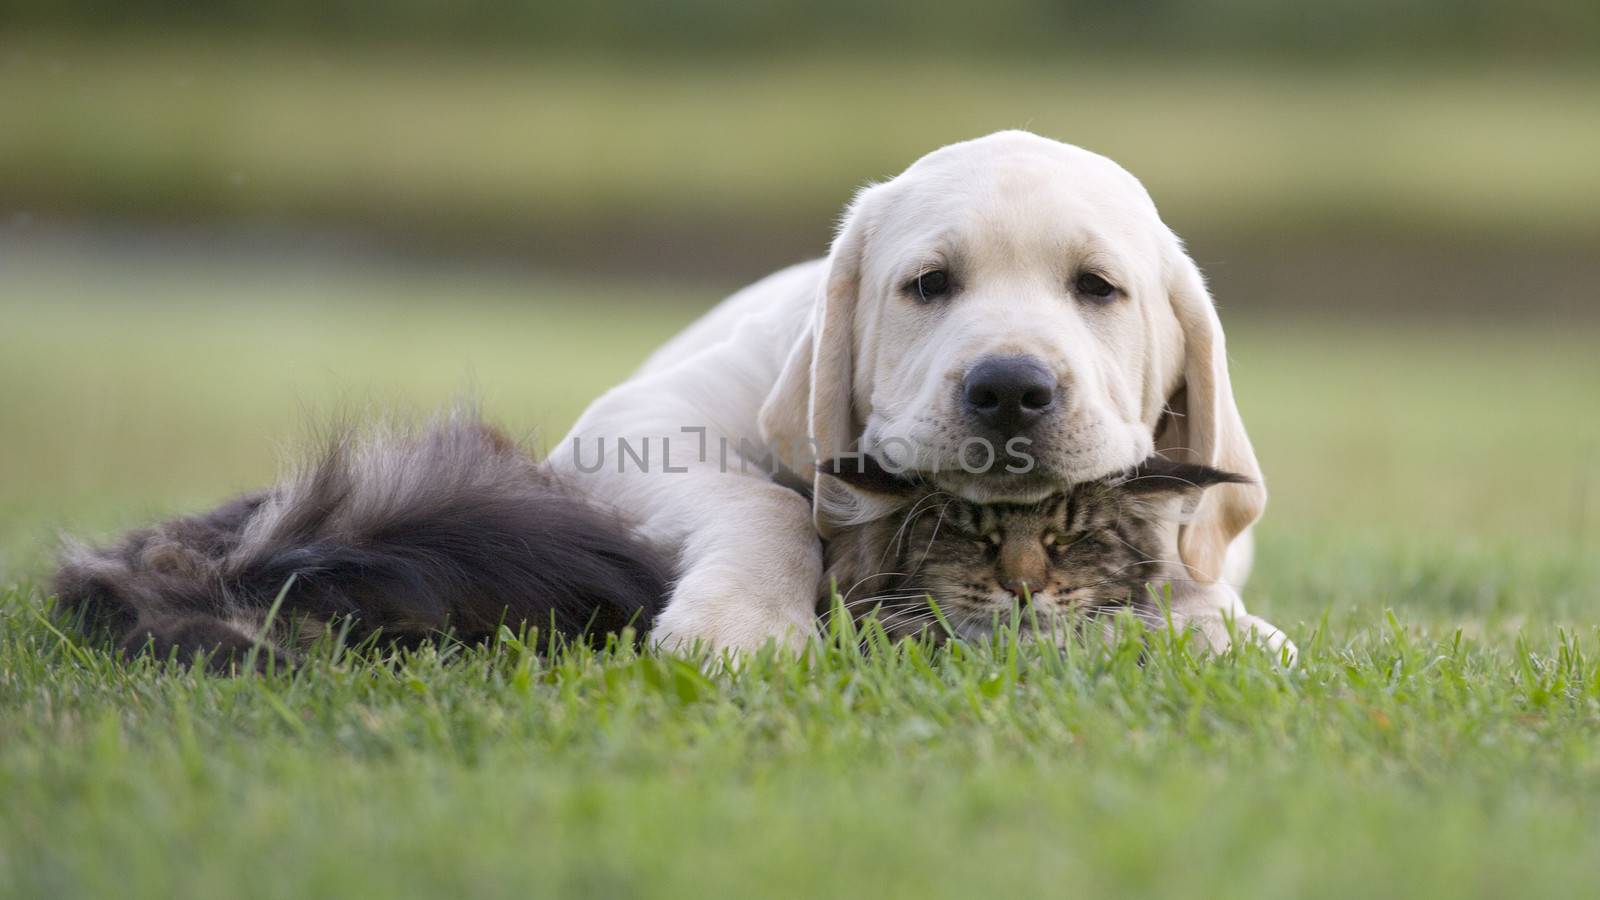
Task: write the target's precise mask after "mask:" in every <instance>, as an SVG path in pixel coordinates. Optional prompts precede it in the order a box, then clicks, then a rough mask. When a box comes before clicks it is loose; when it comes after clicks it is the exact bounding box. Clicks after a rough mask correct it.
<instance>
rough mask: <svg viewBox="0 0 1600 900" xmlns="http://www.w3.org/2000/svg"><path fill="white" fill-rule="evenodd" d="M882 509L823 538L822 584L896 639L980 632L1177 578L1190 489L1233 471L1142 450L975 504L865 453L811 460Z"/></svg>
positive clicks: (1107, 604)
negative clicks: (1051, 483)
mask: <svg viewBox="0 0 1600 900" xmlns="http://www.w3.org/2000/svg"><path fill="white" fill-rule="evenodd" d="M823 465H824V466H826V467H827V469H826V471H827V472H828V474H830V475H834V476H835V477H837V478H838V479H840V480H841V481H842V482H844V483H845V484H846V485H848V486H850V487H851V488H852V489H853V490H856V491H860V492H862V493H864V494H870V495H872V496H873V498H874V499H875V500H879V501H883V500H892V501H893V503H892V504H891V507H892V508H893V509H894V512H893V513H892V514H890V515H887V516H883V517H880V518H877V519H875V520H873V521H869V522H862V523H857V524H852V525H846V526H844V527H842V528H840V529H839V530H838V531H837V533H835V534H834V535H833V536H832V537H831V538H830V539H829V540H828V543H827V545H826V549H825V553H826V562H827V577H825V578H824V588H823V589H824V597H823V600H824V602H830V601H831V595H829V594H828V593H827V592H828V591H829V589H830V587H831V586H835V585H836V589H837V591H838V593H839V595H840V597H841V598H842V599H843V601H844V604H845V607H846V609H848V610H849V611H850V612H851V614H852V615H854V616H855V617H856V618H862V617H864V616H866V615H867V614H870V613H872V612H874V611H876V612H877V615H878V618H879V620H880V621H881V622H883V624H884V627H885V628H886V629H887V630H888V631H889V633H890V634H891V635H893V636H896V637H903V636H909V635H913V634H917V633H919V632H922V631H924V630H929V631H933V632H936V633H937V632H942V631H943V627H942V626H938V627H936V623H937V621H938V620H937V618H936V617H935V615H934V612H933V609H932V608H931V606H930V605H929V603H928V598H929V597H930V596H931V597H932V598H933V600H934V601H935V602H936V603H937V605H938V608H939V612H940V613H942V614H943V616H944V618H945V621H946V622H947V623H948V624H949V625H950V627H951V628H952V629H953V630H954V631H955V633H956V634H958V635H962V636H976V635H981V634H985V633H987V632H989V631H990V630H991V629H992V627H993V625H994V623H995V622H996V621H1009V619H1010V616H1011V610H1012V609H1013V607H1015V606H1019V605H1020V606H1021V607H1023V610H1024V615H1023V617H1022V619H1023V621H1024V624H1027V623H1029V622H1033V621H1040V620H1044V621H1051V622H1055V621H1058V620H1061V619H1065V618H1071V617H1074V616H1078V615H1080V614H1083V613H1093V612H1097V611H1102V610H1105V609H1108V608H1116V607H1122V606H1129V605H1137V604H1140V603H1145V602H1147V599H1148V592H1149V591H1148V588H1147V585H1152V584H1155V585H1159V584H1161V583H1163V582H1170V581H1175V580H1181V579H1183V578H1184V577H1186V574H1185V572H1184V571H1183V567H1182V563H1181V562H1178V553H1177V547H1176V529H1175V525H1176V524H1177V522H1178V520H1179V519H1180V518H1181V517H1182V511H1183V509H1184V508H1185V507H1186V506H1190V505H1191V504H1190V503H1188V502H1187V501H1192V500H1193V499H1194V498H1195V496H1196V495H1197V494H1198V493H1199V492H1200V491H1203V490H1205V489H1206V488H1207V487H1210V486H1212V485H1216V484H1227V483H1240V482H1244V481H1246V479H1244V478H1243V477H1241V476H1238V475H1234V474H1232V473H1229V472H1224V471H1221V470H1218V469H1214V468H1211V467H1209V466H1202V465H1195V464H1190V463H1177V462H1171V461H1169V460H1166V459H1162V458H1160V457H1151V458H1150V459H1148V460H1146V461H1144V462H1143V463H1140V464H1139V465H1138V466H1136V467H1134V468H1133V469H1131V470H1129V471H1127V472H1122V473H1119V474H1117V475H1114V476H1111V477H1108V478H1104V479H1101V480H1098V481H1092V482H1086V483H1083V484H1079V485H1075V486H1073V487H1072V488H1070V489H1068V490H1065V491H1062V492H1061V493H1058V494H1053V495H1051V496H1049V497H1047V498H1045V499H1044V500H1042V501H1040V502H1038V503H1030V504H1004V503H1000V504H977V503H972V502H969V501H966V500H963V499H961V498H959V497H957V496H955V495H952V494H948V493H944V492H941V491H938V490H935V489H934V488H932V487H931V486H930V485H928V484H927V483H925V482H923V481H921V480H920V479H918V478H916V477H915V475H914V474H911V473H906V474H896V473H893V472H890V471H888V470H886V469H885V468H883V467H882V466H881V465H879V464H878V463H877V462H876V461H874V460H872V459H871V458H870V457H862V458H861V459H844V460H837V461H832V462H827V463H824V464H823Z"/></svg>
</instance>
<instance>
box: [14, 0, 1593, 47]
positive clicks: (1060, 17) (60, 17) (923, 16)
mask: <svg viewBox="0 0 1600 900" xmlns="http://www.w3.org/2000/svg"><path fill="white" fill-rule="evenodd" d="M0 24H9V25H10V26H11V27H18V26H23V27H31V28H42V29H61V30H73V31H85V32H116V31H119V30H129V29H134V30H170V29H183V30H186V29H197V30H210V29H217V30H225V31H228V32H231V33H233V34H234V35H235V36H238V32H241V31H244V32H250V33H261V34H263V35H264V36H272V35H274V34H279V35H283V36H289V37H315V38H333V39H340V40H349V39H372V40H426V41H429V42H456V43H462V44H467V45H480V46H508V47H518V48H549V49H560V50H563V51H580V52H594V53H604V52H615V53H622V54H648V55H663V56H674V55H704V54H727V55H747V54H766V53H771V52H775V51H784V50H789V51H822V50H826V51H845V52H870V53H873V54H877V55H881V56H882V57H883V58H885V59H886V60H891V61H892V60H893V59H894V58H896V57H902V56H904V57H911V56H916V57H922V56H924V55H926V54H930V53H942V54H948V53H961V54H968V55H978V56H984V55H996V54H998V55H1008V56H1028V57H1036V58H1037V57H1043V58H1049V57H1051V56H1054V55H1058V54H1062V53H1070V52H1072V51H1074V50H1079V49H1082V50H1089V49H1092V50H1095V51H1097V52H1099V53H1106V52H1108V51H1109V52H1111V53H1113V54H1114V53H1115V52H1116V50H1117V48H1119V47H1126V48H1129V50H1130V52H1133V51H1139V52H1151V51H1157V52H1183V53H1192V54H1195V55H1208V54H1226V55H1240V54H1243V55H1250V56H1256V57H1266V58H1271V57H1276V56H1283V57H1289V58H1301V57H1313V58H1340V57H1361V56H1392V57H1400V58H1411V57H1434V58H1462V59H1479V58H1481V57H1483V56H1484V55H1485V54H1488V55H1493V56H1496V57H1500V58H1502V59H1504V58H1506V57H1513V58H1515V57H1524V58H1527V59H1530V60H1534V59H1536V60H1539V61H1543V62H1548V61H1550V60H1552V59H1573V60H1577V61H1582V60H1587V59H1591V58H1593V56H1594V54H1595V53H1596V52H1597V51H1600V0H1314V2H1295V0H986V2H984V3H971V4H958V3H939V2H927V0H877V2H861V0H587V2H581V3H578V2H574V3H563V2H551V0H276V2H270V3H262V2H259V0H210V2H202V3H196V2H193V0H122V2H120V3H115V4H107V3H104V2H100V0H0Z"/></svg>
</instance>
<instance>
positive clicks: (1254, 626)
mask: <svg viewBox="0 0 1600 900" xmlns="http://www.w3.org/2000/svg"><path fill="white" fill-rule="evenodd" d="M1230 623H1231V624H1232V626H1233V627H1232V629H1231V631H1230V629H1229V624H1230ZM1185 624H1187V625H1188V626H1189V627H1191V628H1193V629H1195V630H1196V631H1198V632H1200V635H1201V636H1202V637H1204V638H1205V641H1206V645H1207V646H1208V647H1209V648H1210V649H1211V650H1212V652H1214V653H1227V652H1228V651H1229V650H1231V649H1233V644H1234V642H1235V641H1241V642H1244V643H1254V644H1259V645H1260V646H1262V647H1265V648H1266V649H1267V650H1268V651H1269V652H1271V653H1272V654H1273V655H1274V656H1277V657H1279V658H1281V659H1284V660H1286V661H1287V662H1288V664H1289V665H1294V663H1295V661H1296V660H1297V659H1298V658H1299V656H1300V649H1299V648H1298V647H1296V646H1295V645H1294V641H1291V640H1289V636H1288V635H1286V634H1284V633H1283V631H1282V629H1280V628H1278V627H1277V626H1275V625H1273V624H1272V623H1271V622H1268V621H1267V620H1266V619H1263V618H1261V617H1260V616H1252V615H1250V614H1249V613H1241V614H1239V615H1235V616H1225V615H1224V614H1222V613H1214V614H1211V615H1206V616H1197V617H1193V618H1190V619H1188V620H1187V622H1186V623H1185Z"/></svg>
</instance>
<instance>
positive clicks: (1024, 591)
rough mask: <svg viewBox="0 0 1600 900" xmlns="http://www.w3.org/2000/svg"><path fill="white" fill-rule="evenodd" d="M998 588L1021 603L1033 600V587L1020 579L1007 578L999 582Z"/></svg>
mask: <svg viewBox="0 0 1600 900" xmlns="http://www.w3.org/2000/svg"><path fill="white" fill-rule="evenodd" d="M1000 587H1001V588H1002V589H1003V590H1004V591H1005V592H1006V593H1008V594H1010V595H1011V596H1013V597H1015V598H1017V599H1018V600H1021V601H1022V602H1023V603H1027V602H1028V601H1029V600H1031V599H1033V587H1032V586H1031V585H1029V584H1028V582H1027V581H1025V580H1023V579H1021V578H1007V579H1005V580H1003V581H1001V582H1000Z"/></svg>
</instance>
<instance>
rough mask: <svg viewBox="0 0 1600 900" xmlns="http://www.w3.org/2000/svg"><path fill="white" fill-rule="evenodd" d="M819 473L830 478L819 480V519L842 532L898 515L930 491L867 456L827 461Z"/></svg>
mask: <svg viewBox="0 0 1600 900" xmlns="http://www.w3.org/2000/svg"><path fill="white" fill-rule="evenodd" d="M817 472H818V474H820V475H828V476H830V477H828V478H818V479H816V496H815V503H816V507H817V511H818V515H825V516H826V517H827V520H828V521H829V522H832V523H834V524H835V525H836V526H838V527H840V528H845V527H848V526H854V525H861V524H864V523H867V522H875V521H877V520H878V519H882V518H884V517H886V516H892V515H895V514H897V513H899V512H900V511H901V510H902V509H905V507H906V506H907V505H909V504H910V503H912V502H913V501H914V500H916V498H918V497H920V496H922V495H923V494H924V493H925V492H926V491H927V490H928V486H927V485H925V484H923V483H922V482H921V481H918V480H916V479H915V478H914V477H912V476H911V475H910V474H909V473H899V472H892V471H890V470H888V469H886V468H884V467H883V464H881V463H879V462H878V461H877V460H875V459H873V458H872V457H870V456H867V455H865V454H861V455H846V456H841V457H836V458H834V459H830V460H825V461H823V462H820V463H818V464H817Z"/></svg>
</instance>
